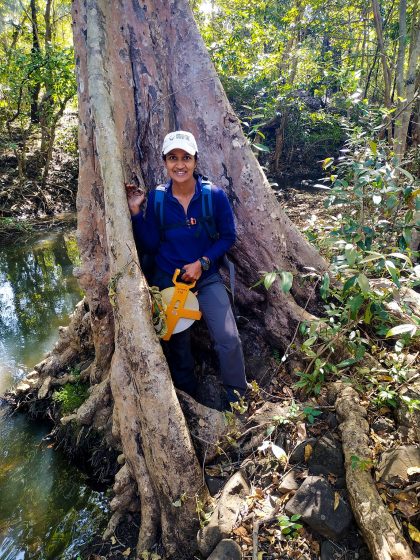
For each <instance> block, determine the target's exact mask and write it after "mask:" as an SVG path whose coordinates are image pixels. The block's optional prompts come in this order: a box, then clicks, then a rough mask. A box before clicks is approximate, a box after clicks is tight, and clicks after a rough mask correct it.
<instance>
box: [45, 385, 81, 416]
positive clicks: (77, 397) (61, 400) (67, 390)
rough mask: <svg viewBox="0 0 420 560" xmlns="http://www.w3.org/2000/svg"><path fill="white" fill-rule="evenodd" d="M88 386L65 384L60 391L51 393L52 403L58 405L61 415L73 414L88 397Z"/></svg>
mask: <svg viewBox="0 0 420 560" xmlns="http://www.w3.org/2000/svg"><path fill="white" fill-rule="evenodd" d="M88 389H89V385H88V384H87V383H82V382H81V381H77V382H76V383H66V384H65V385H64V386H63V387H62V388H61V389H58V390H57V391H55V392H54V393H53V397H52V398H53V401H54V402H56V403H58V404H59V405H60V409H61V412H62V414H69V413H71V412H74V411H75V410H76V409H78V408H79V406H81V405H82V404H83V403H84V402H85V400H86V399H87V397H88Z"/></svg>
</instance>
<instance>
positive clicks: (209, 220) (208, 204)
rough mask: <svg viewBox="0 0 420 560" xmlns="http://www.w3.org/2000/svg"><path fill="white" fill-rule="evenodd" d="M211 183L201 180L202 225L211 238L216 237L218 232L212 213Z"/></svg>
mask: <svg viewBox="0 0 420 560" xmlns="http://www.w3.org/2000/svg"><path fill="white" fill-rule="evenodd" d="M211 187H212V183H210V181H204V180H203V181H202V183H201V210H202V213H203V218H204V227H205V228H206V231H207V233H208V235H209V237H210V238H211V239H218V237H219V233H218V231H217V228H216V221H215V219H214V215H213V198H212V194H211Z"/></svg>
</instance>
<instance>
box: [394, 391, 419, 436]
mask: <svg viewBox="0 0 420 560" xmlns="http://www.w3.org/2000/svg"><path fill="white" fill-rule="evenodd" d="M399 393H400V397H401V400H400V406H399V407H398V408H397V410H396V411H395V415H396V419H397V423H398V426H399V429H398V431H399V432H400V433H404V432H406V434H404V435H406V437H407V438H410V439H411V440H414V441H419V440H420V410H419V409H418V408H417V409H416V408H414V409H413V410H410V407H409V405H408V402H406V401H405V400H404V399H409V400H412V401H416V400H419V399H420V382H419V381H414V382H411V383H410V386H409V387H403V388H402V389H401V390H400V392H399Z"/></svg>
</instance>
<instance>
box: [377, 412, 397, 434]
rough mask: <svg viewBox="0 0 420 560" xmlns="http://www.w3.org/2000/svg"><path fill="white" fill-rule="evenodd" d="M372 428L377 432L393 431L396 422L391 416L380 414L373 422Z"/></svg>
mask: <svg viewBox="0 0 420 560" xmlns="http://www.w3.org/2000/svg"><path fill="white" fill-rule="evenodd" d="M372 430H373V431H374V432H376V433H377V434H381V433H389V432H393V431H394V430H395V428H394V422H393V421H392V420H391V419H390V418H385V417H384V416H380V417H379V418H377V419H376V420H375V421H374V422H373V423H372Z"/></svg>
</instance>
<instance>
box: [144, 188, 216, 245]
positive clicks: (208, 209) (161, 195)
mask: <svg viewBox="0 0 420 560" xmlns="http://www.w3.org/2000/svg"><path fill="white" fill-rule="evenodd" d="M168 184H169V183H166V184H165V185H159V186H158V187H156V189H155V203H154V209H155V216H156V218H157V220H158V222H159V229H160V232H161V238H164V235H165V231H166V230H168V229H173V228H179V227H184V226H185V221H184V222H180V223H177V224H165V222H164V204H165V195H166V191H167V189H168ZM201 186H202V190H201V209H202V216H201V217H200V218H197V223H198V224H199V225H201V226H203V227H204V228H205V230H206V232H207V235H208V236H209V237H210V238H211V239H218V238H219V233H218V231H217V228H216V222H215V219H214V216H213V199H212V195H211V187H212V183H210V181H208V180H207V179H205V178H203V179H202V182H201ZM199 234H200V229H199V228H197V233H196V235H197V236H198V235H199Z"/></svg>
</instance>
